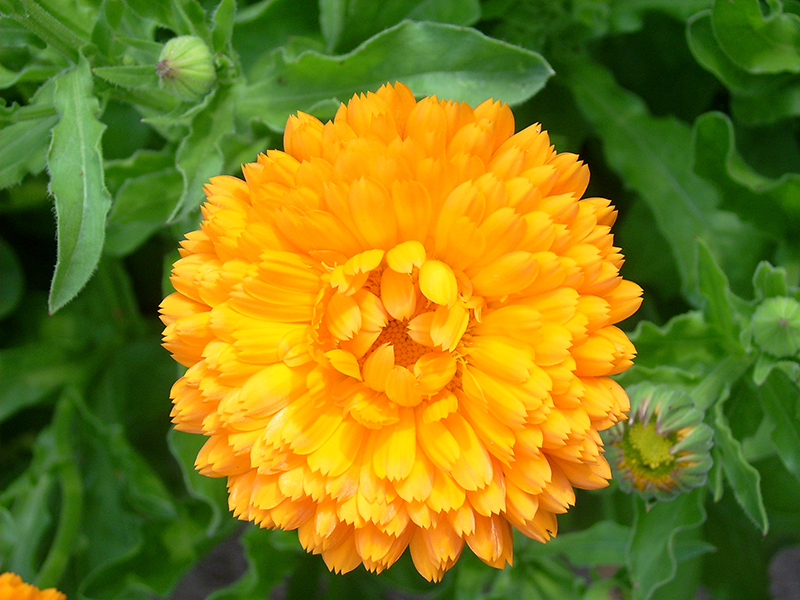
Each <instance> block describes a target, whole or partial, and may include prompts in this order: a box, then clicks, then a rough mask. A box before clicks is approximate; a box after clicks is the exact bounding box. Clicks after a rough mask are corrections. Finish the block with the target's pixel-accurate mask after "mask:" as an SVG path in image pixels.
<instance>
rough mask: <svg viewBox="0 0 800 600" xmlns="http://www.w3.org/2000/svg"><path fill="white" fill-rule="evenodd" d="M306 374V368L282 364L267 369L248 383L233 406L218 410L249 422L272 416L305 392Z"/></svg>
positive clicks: (222, 407)
mask: <svg viewBox="0 0 800 600" xmlns="http://www.w3.org/2000/svg"><path fill="white" fill-rule="evenodd" d="M309 371H310V369H308V368H305V367H298V368H292V367H289V366H287V365H286V364H284V363H282V362H281V363H275V364H274V365H270V366H268V367H266V368H264V369H262V370H261V371H259V372H258V373H256V374H255V375H253V376H252V377H250V379H248V380H247V382H246V383H245V384H244V385H243V386H242V389H241V390H240V392H239V397H238V399H237V402H236V403H235V404H234V403H226V404H225V405H224V406H223V405H220V410H221V411H223V412H225V413H227V414H230V415H241V418H245V417H246V418H249V419H253V418H255V417H259V416H266V415H271V414H274V413H276V412H278V411H279V410H281V409H282V408H284V407H286V406H288V405H289V404H290V403H291V402H292V401H293V400H295V399H296V398H297V397H299V396H300V394H302V393H304V392H305V391H307V389H308V388H307V385H306V376H307V375H308V373H309Z"/></svg>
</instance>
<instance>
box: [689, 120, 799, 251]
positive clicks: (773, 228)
mask: <svg viewBox="0 0 800 600" xmlns="http://www.w3.org/2000/svg"><path fill="white" fill-rule="evenodd" d="M693 133H694V140H693V145H694V160H695V164H694V170H695V172H696V173H697V174H698V175H700V176H701V177H703V178H704V179H706V180H708V181H709V182H711V183H713V184H714V185H715V186H717V188H718V189H719V191H720V195H721V199H722V203H721V207H722V208H726V209H728V210H731V211H734V212H736V214H738V215H739V216H740V217H741V218H742V220H744V221H748V222H751V223H752V224H753V225H755V226H756V227H758V228H760V229H762V230H764V231H765V232H767V233H769V234H771V235H773V236H775V237H777V238H779V239H786V240H787V241H789V242H791V241H792V240H796V239H797V237H798V235H800V175H797V174H795V173H787V174H786V175H784V176H783V177H781V178H780V179H778V180H772V179H769V178H767V177H764V176H762V175H760V174H759V173H756V171H754V170H753V169H752V168H751V167H750V166H749V165H747V164H746V163H745V162H744V160H743V159H742V157H741V156H740V155H739V154H738V152H737V151H736V145H735V141H734V131H733V124H732V123H731V120H730V118H728V116H727V115H724V114H722V113H717V112H712V113H706V114H704V115H702V116H701V117H699V118H698V119H697V121H696V122H695V125H694V132H693Z"/></svg>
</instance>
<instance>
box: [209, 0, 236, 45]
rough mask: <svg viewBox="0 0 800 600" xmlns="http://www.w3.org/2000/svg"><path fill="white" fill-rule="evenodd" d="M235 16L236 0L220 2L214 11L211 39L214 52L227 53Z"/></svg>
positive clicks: (222, 0) (221, 0)
mask: <svg viewBox="0 0 800 600" xmlns="http://www.w3.org/2000/svg"><path fill="white" fill-rule="evenodd" d="M235 14H236V0H220V3H219V5H218V6H217V8H216V10H214V29H213V31H212V32H211V39H212V42H213V44H214V52H228V51H229V48H230V44H231V37H232V36H233V19H234V16H235Z"/></svg>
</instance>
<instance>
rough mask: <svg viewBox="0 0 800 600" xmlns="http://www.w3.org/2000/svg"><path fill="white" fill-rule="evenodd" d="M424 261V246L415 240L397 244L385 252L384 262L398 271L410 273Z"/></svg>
mask: <svg viewBox="0 0 800 600" xmlns="http://www.w3.org/2000/svg"><path fill="white" fill-rule="evenodd" d="M424 262H425V246H423V245H422V244H421V243H420V242H418V241H416V240H409V241H407V242H403V243H402V244H398V245H397V246H395V247H394V248H392V249H391V250H389V251H388V252H387V253H386V264H387V265H389V268H390V269H392V270H393V271H397V272H398V273H411V271H412V270H413V268H414V267H417V268H419V267H421V266H422V263H424Z"/></svg>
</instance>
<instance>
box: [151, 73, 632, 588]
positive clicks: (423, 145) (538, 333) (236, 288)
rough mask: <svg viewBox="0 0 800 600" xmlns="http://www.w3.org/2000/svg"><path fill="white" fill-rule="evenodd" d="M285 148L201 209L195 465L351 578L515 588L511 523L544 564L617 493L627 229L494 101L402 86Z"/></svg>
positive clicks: (627, 356)
mask: <svg viewBox="0 0 800 600" xmlns="http://www.w3.org/2000/svg"><path fill="white" fill-rule="evenodd" d="M284 148H285V150H284V152H278V151H269V152H267V154H266V155H261V156H259V158H258V162H257V163H253V164H248V165H245V166H244V167H243V171H244V176H245V181H241V180H239V179H236V178H233V177H216V178H214V179H212V180H211V183H210V184H209V185H207V186H206V195H207V196H208V202H207V203H206V204H205V205H204V206H203V217H204V221H203V223H202V225H201V229H200V230H199V231H195V232H192V233H190V234H188V235H187V239H186V240H185V241H184V242H182V249H181V254H182V258H181V259H180V260H178V261H177V262H176V263H175V267H174V271H173V276H172V282H173V284H174V286H175V289H176V290H177V292H176V293H174V294H172V295H170V296H168V297H167V298H166V299H165V300H164V302H163V304H162V314H163V317H162V318H163V321H164V323H165V325H166V329H165V331H164V346H165V347H166V348H167V349H168V350H170V351H171V352H172V353H173V356H174V357H175V359H176V360H177V361H178V362H180V363H181V364H183V365H185V366H187V367H188V371H187V372H186V374H185V375H184V376H183V377H182V378H181V379H180V380H179V381H178V382H177V383H176V384H175V386H174V387H173V390H172V398H173V401H174V409H173V412H172V416H173V419H174V422H175V423H176V427H177V428H178V429H180V430H183V431H189V432H194V433H201V434H203V435H206V436H208V438H209V439H208V441H207V443H206V444H205V446H204V447H203V449H202V450H201V452H200V454H199V456H198V457H197V468H198V469H199V470H200V472H201V473H204V474H206V475H210V476H215V477H227V478H228V489H229V492H230V507H231V509H232V510H233V511H234V513H235V514H236V515H237V516H238V517H239V518H241V519H250V520H253V521H255V522H256V523H259V524H260V525H261V526H262V527H280V528H283V529H297V530H298V535H299V538H300V542H301V543H302V545H303V546H304V547H305V548H306V549H307V550H308V551H310V552H314V553H318V554H322V556H323V558H324V560H325V562H326V564H327V565H328V567H329V568H330V569H331V570H334V571H337V572H338V571H341V572H345V571H350V570H351V569H354V568H355V567H356V566H358V565H359V564H361V563H363V564H364V565H365V566H366V567H367V568H368V569H370V570H373V571H378V572H379V571H382V570H383V569H385V568H387V567H389V566H390V565H391V564H392V563H394V562H395V561H396V560H397V559H398V558H399V556H400V555H401V554H402V553H403V551H404V550H405V548H406V547H410V549H411V557H412V559H413V561H414V564H415V565H416V567H417V569H418V570H419V572H420V573H421V574H422V575H423V576H424V577H426V578H427V579H429V580H439V579H441V577H442V575H443V574H444V572H445V571H446V570H447V569H449V568H450V567H451V566H453V564H454V563H455V562H456V560H457V559H458V557H459V555H460V553H461V551H462V548H463V545H464V542H466V543H467V544H468V545H469V547H470V548H471V549H472V551H473V552H474V553H475V554H476V555H477V556H478V557H480V558H481V560H483V561H484V562H486V563H487V564H489V565H492V566H494V567H498V568H502V567H503V566H504V565H505V564H506V563H511V559H512V526H513V527H516V528H517V529H518V530H520V531H521V532H522V533H524V534H525V535H527V536H529V537H531V538H534V539H537V540H540V541H542V542H544V541H546V540H547V539H549V538H550V537H551V536H553V535H555V533H556V528H557V524H556V517H555V515H556V514H557V513H563V512H566V510H567V507H568V506H570V505H571V504H573V502H574V500H575V495H574V492H573V486H575V487H580V488H584V489H593V488H599V487H602V486H605V485H606V484H607V479H608V478H609V477H610V475H611V473H610V470H609V467H608V463H607V462H606V461H605V459H604V458H603V456H602V441H601V439H600V436H599V434H598V431H599V430H601V429H605V428H607V427H610V426H611V425H612V424H614V423H615V422H617V421H618V420H619V419H621V418H623V413H624V412H625V411H626V410H627V409H628V398H627V396H626V395H625V392H624V391H623V390H622V389H621V388H620V386H619V385H617V384H616V383H615V382H614V381H612V380H611V379H610V378H609V375H613V374H615V373H620V372H622V371H624V370H625V369H627V368H628V367H629V366H630V365H631V359H632V358H633V356H634V348H633V346H632V345H631V343H630V342H629V341H628V338H627V337H626V336H625V334H624V333H622V331H620V330H619V329H618V328H616V327H614V325H613V324H614V323H617V322H619V321H620V320H622V319H624V318H625V317H627V316H629V315H630V314H632V313H633V312H635V311H636V309H637V308H638V306H639V304H640V301H641V299H640V296H641V289H640V288H639V286H637V285H636V284H634V283H631V282H628V281H623V280H622V278H621V277H620V276H619V268H620V266H621V265H622V262H623V258H622V255H621V254H620V253H619V249H618V248H616V247H614V245H613V238H612V235H611V234H610V227H611V225H612V223H613V222H614V219H615V217H616V212H615V211H614V209H613V207H612V206H610V203H609V201H608V200H604V199H601V198H587V199H584V200H580V198H581V196H582V194H583V192H584V190H585V189H586V186H587V183H588V180H589V171H588V169H587V168H586V166H585V165H583V163H581V162H579V161H578V157H577V156H575V155H574V154H557V153H556V152H555V151H554V150H553V148H552V146H551V145H550V141H549V138H548V136H547V134H546V133H545V132H543V131H541V128H540V127H539V126H538V125H536V126H531V127H528V128H527V129H525V130H523V131H521V132H519V133H517V134H514V117H513V115H512V113H511V110H510V109H509V108H508V106H507V105H504V104H501V103H499V102H492V101H487V102H484V103H483V104H481V105H480V106H478V107H477V108H475V109H472V108H470V107H469V106H468V105H466V104H463V103H457V102H446V101H440V100H438V99H437V98H436V97H430V98H425V99H423V100H421V101H419V102H416V101H415V99H414V96H413V95H412V93H411V91H410V90H409V89H408V88H407V87H405V86H403V85H402V84H399V83H398V84H396V85H395V86H388V85H387V86H384V87H382V88H381V89H380V90H379V91H378V92H376V93H374V94H373V93H369V94H366V95H362V96H354V97H353V98H352V99H351V100H350V102H349V103H348V104H347V105H344V104H343V105H342V106H341V107H340V108H339V111H338V112H337V114H336V117H335V119H334V120H333V121H331V122H329V123H326V124H322V123H321V122H320V121H318V120H317V119H315V118H314V117H312V116H310V115H307V114H303V113H298V115H297V116H292V117H290V118H289V120H288V123H287V125H286V131H285V134H284Z"/></svg>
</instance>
